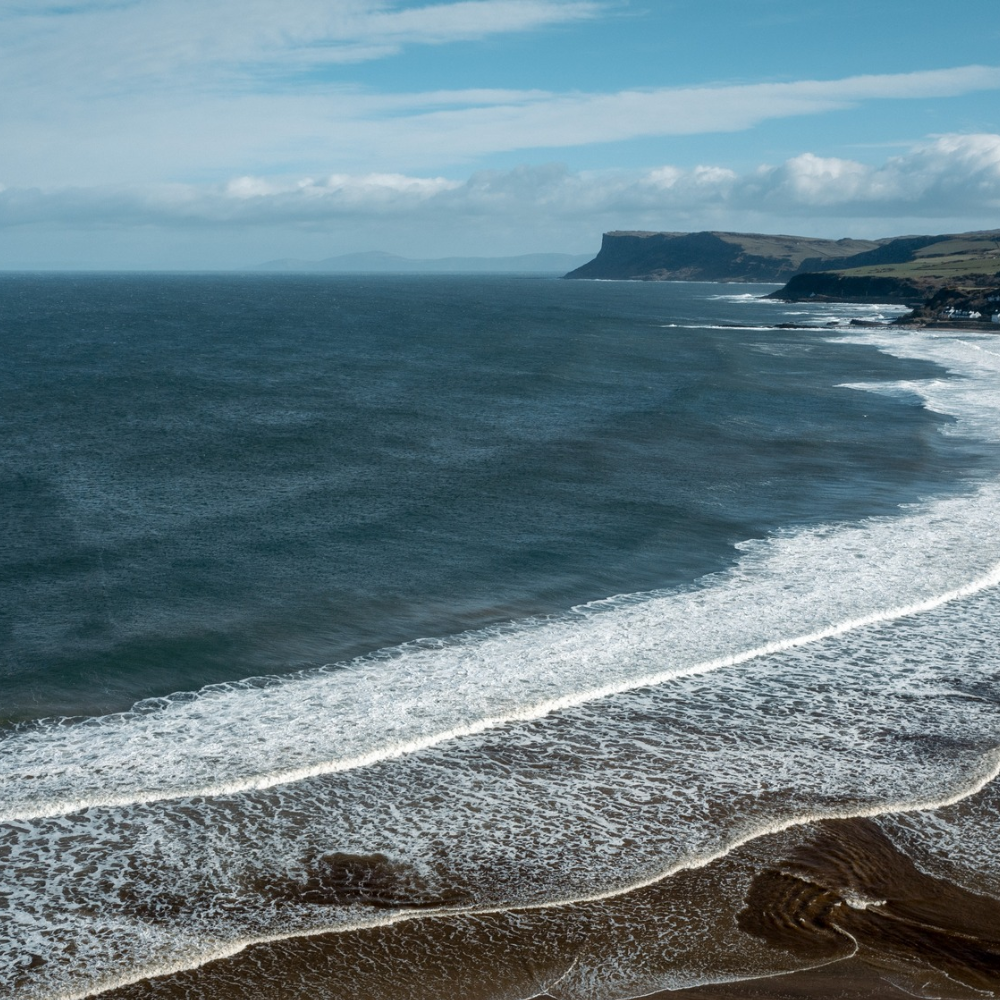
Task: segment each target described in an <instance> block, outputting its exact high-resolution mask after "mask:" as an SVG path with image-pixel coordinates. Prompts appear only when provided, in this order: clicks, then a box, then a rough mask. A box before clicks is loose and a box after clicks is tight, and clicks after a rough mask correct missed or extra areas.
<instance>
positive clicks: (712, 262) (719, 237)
mask: <svg viewBox="0 0 1000 1000" xmlns="http://www.w3.org/2000/svg"><path fill="white" fill-rule="evenodd" d="M877 246H878V244H876V243H873V242H868V241H862V240H836V241H835V240H820V239H812V238H809V237H797V236H767V235H762V234H757V233H709V232H703V233H641V232H612V233H605V234H604V238H603V241H602V243H601V250H600V253H598V255H597V256H596V257H595V258H594V259H593V260H592V261H590V263H588V264H584V265H583V267H578V268H577V269H576V270H575V271H570V273H569V274H567V275H566V277H567V278H603V279H619V280H622V279H632V280H642V281H759V282H781V281H787V280H788V279H789V278H790V277H791V276H792V275H793V274H795V273H797V272H798V271H799V270H800V269H801V264H802V262H803V260H805V259H807V258H809V259H811V260H821V261H826V260H829V259H835V260H840V259H843V258H844V257H847V256H849V255H851V254H856V253H858V252H861V251H865V250H869V249H872V248H874V247H877Z"/></svg>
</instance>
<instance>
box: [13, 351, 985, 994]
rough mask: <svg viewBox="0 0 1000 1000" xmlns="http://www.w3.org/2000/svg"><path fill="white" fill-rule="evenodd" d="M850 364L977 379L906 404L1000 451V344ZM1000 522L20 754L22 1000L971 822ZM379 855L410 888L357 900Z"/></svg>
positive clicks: (766, 567)
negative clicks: (967, 807) (840, 830)
mask: <svg viewBox="0 0 1000 1000" xmlns="http://www.w3.org/2000/svg"><path fill="white" fill-rule="evenodd" d="M852 339H853V340H862V341H863V342H866V343H874V344H877V345H878V346H880V347H882V349H889V350H892V351H898V352H900V353H905V354H906V355H907V356H910V357H912V356H920V357H927V358H930V359H932V360H936V361H939V362H942V363H947V365H948V367H949V368H951V369H952V370H953V371H958V372H959V373H960V374H961V375H962V376H964V377H963V378H957V379H937V380H929V381H928V382H926V383H924V382H915V383H908V384H907V386H906V391H918V392H920V393H921V394H922V395H923V397H924V398H925V400H926V405H928V406H932V407H933V408H935V409H941V410H942V411H943V412H949V413H952V414H953V415H955V416H956V418H957V422H956V424H954V425H953V426H952V430H951V432H952V433H969V434H975V435H977V436H979V437H982V438H985V439H987V440H991V441H996V440H997V438H998V436H1000V434H998V428H1000V422H998V421H997V420H996V416H997V410H998V408H1000V393H998V379H997V375H998V374H1000V372H998V368H997V361H998V360H1000V359H997V358H996V357H995V355H993V354H990V353H987V352H988V351H989V347H988V346H987V345H988V343H992V342H991V341H988V340H987V339H986V338H983V339H982V340H981V341H980V340H977V339H975V338H973V339H971V340H967V341H964V342H955V341H954V340H948V339H946V338H939V337H935V336H933V335H927V334H912V335H906V336H901V337H898V338H896V337H894V338H893V340H892V341H891V342H886V341H881V340H878V339H877V338H876V335H874V334H868V335H866V336H865V337H862V338H852ZM865 388H868V386H865ZM998 501H1000V487H998V485H997V484H996V483H992V482H991V483H983V484H980V485H978V486H977V487H975V488H973V487H972V486H971V485H970V487H969V489H968V492H967V493H966V495H963V496H954V497H949V498H946V499H938V500H932V501H927V502H924V503H921V504H917V505H914V506H912V507H908V508H906V509H904V510H902V511H901V512H900V514H899V515H898V516H896V517H892V518H879V519H873V520H870V521H867V522H863V523H861V524H854V525H832V526H825V527H820V528H814V529H810V530H804V531H798V532H786V533H783V534H780V535H777V536H775V537H773V538H771V539H768V540H766V541H762V542H751V543H746V544H745V545H743V546H742V554H741V558H740V561H739V562H738V564H737V565H736V566H735V567H734V568H733V569H732V570H729V571H727V572H725V573H721V574H718V575H715V576H712V577H709V578H706V579H705V580H703V581H701V582H700V583H699V584H698V585H697V586H694V587H691V588H688V589H686V590H683V591H680V592H670V593H667V592H659V593H653V594H642V595H624V596H620V597H617V598H611V599H609V600H607V601H603V602H596V603H595V604H593V605H588V606H585V607H582V608H578V609H576V610H575V611H574V612H573V613H571V614H568V615H565V616H561V617H556V618H549V619H538V620H535V621H531V622H528V623H520V624H517V625H512V626H509V627H507V628H496V629H489V630H484V631H481V632H477V633H470V634H467V635H464V636H460V637H458V638H456V639H454V640H422V641H419V642H416V643H411V644H407V645H405V646H401V647H396V648H394V649H392V650H388V651H383V652H382V653H381V654H379V655H377V656H375V657H370V658H365V659H362V660H356V661H352V662H351V663H350V664H346V665H342V666H338V667H331V668H327V669H324V670H322V671H317V672H312V673H307V674H300V675H296V676H293V677H291V678H280V679H279V678H265V679H258V680H255V681H246V682H243V683H241V684H230V685H218V686H214V687H212V688H207V689H205V690H203V691H202V692H199V693H197V694H189V695H178V696H174V697H173V698H170V699H160V700H156V701H152V702H146V703H141V704H140V705H138V706H136V708H135V709H133V710H132V711H131V712H128V713H122V714H120V715H116V716H111V717H106V718H104V719H99V720H81V721H73V720H62V721H49V722H43V723H38V724H34V725H31V726H25V727H21V728H19V729H17V730H16V731H13V732H11V733H8V734H7V735H6V737H5V739H4V740H3V741H2V742H0V780H2V785H0V787H2V789H3V802H4V809H5V810H6V811H5V814H4V815H5V822H6V824H7V825H6V827H4V828H2V829H0V851H2V852H4V856H5V858H6V860H5V874H4V877H5V879H6V880H7V882H8V884H9V905H10V906H11V908H12V910H13V912H16V913H18V914H19V915H20V916H21V917H22V918H23V922H22V923H21V924H19V925H18V928H12V929H11V930H10V931H8V932H6V933H8V934H10V935H11V936H10V937H7V938H5V940H4V941H3V942H0V956H2V954H3V950H4V949H7V950H8V951H9V956H8V957H9V958H10V961H9V965H8V967H9V968H10V969H11V970H13V971H12V972H11V973H10V974H9V978H8V980H7V984H8V986H10V989H11V993H10V995H11V996H16V997H25V998H28V997H31V998H34V997H54V996H60V997H70V996H84V995H89V994H92V993H93V992H95V991H97V990H104V989H108V988H110V987H111V986H113V985H115V984H116V983H117V984H120V983H124V982H128V981H135V980H137V979H138V978H145V977H148V976H150V975H159V974H162V973H164V972H165V971H169V970H175V969H180V968H190V967H192V966H196V965H198V964H200V963H203V962H207V961H211V960H212V959H214V958H218V957H221V956H223V955H232V954H235V953H236V952H238V951H239V950H241V949H244V948H246V947H248V946H249V945H250V944H252V943H254V942H261V941H275V940H280V939H282V938H289V937H296V936H301V935H307V934H308V935H316V934H324V933H327V932H329V931H330V930H331V929H339V930H343V931H347V930H351V929H356V928H359V927H362V926H372V925H375V924H378V925H385V924H391V923H398V922H401V921H410V920H414V919H418V918H422V917H426V916H428V915H430V914H434V913H442V912H449V913H454V912H457V911H460V912H463V913H472V912H475V913H490V912H498V911H503V912H506V911H509V910H512V909H514V910H528V909H545V908H553V907H562V906H566V905H567V904H569V903H571V902H572V903H579V902H580V901H588V900H589V901H599V900H603V899H608V898H611V897H614V896H616V895H619V894H621V893H623V892H627V891H635V889H636V888H637V887H640V886H643V885H651V884H654V883H656V882H658V881H661V880H663V879H664V878H667V877H669V876H671V875H676V874H677V873H678V872H680V871H684V870H691V869H693V868H696V867H698V866H705V865H708V864H710V863H712V862H713V860H715V859H719V858H722V857H725V856H728V855H729V854H730V853H731V852H732V851H734V850H735V849H736V848H737V847H738V846H739V845H741V844H747V843H749V842H751V841H753V840H755V839H759V838H760V837H762V836H765V835H770V834H773V833H774V832H776V831H780V830H784V829H789V828H791V827H793V826H797V825H801V824H802V823H805V822H811V821H814V820H817V819H820V818H830V817H841V818H846V817H859V816H880V815H884V814H886V813H892V812H899V811H901V810H940V809H941V808H942V807H943V806H945V805H946V804H947V803H949V802H956V801H959V800H962V799H965V798H967V797H968V796H969V795H972V794H973V793H975V792H976V791H977V790H978V789H981V788H983V787H984V786H985V785H986V783H988V782H990V781H991V780H992V779H993V778H995V776H996V774H997V768H998V767H1000V757H998V751H1000V720H998V713H997V711H996V706H997V702H998V701H1000V691H998V690H997V687H998V681H997V678H996V677H995V676H994V674H993V672H992V667H991V664H992V663H995V662H996V661H997V659H1000V593H998V587H997V584H998V582H1000V530H998V526H997V519H996V510H997V506H998ZM736 666H739V667H740V669H738V670H737V669H732V668H734V667H736ZM276 761H278V762H280V764H279V765H278V766H275V762H276ZM376 857H384V858H385V859H389V860H388V862H387V864H388V865H389V868H388V869H387V871H389V872H390V875H391V878H390V875H387V876H386V878H389V883H388V884H387V885H386V886H383V887H382V888H379V889H378V891H376V892H374V893H373V894H369V896H368V897H367V898H362V897H361V896H358V895H357V894H355V895H354V896H344V895H343V894H342V893H340V894H338V892H339V890H338V891H333V890H332V889H330V885H331V884H333V885H334V888H336V886H337V885H341V883H342V882H343V880H344V878H348V881H350V878H351V877H353V876H352V875H351V872H353V871H354V870H355V869H352V868H350V865H351V864H356V862H351V861H344V860H343V859H344V858H347V859H351V858H355V859H356V858H363V859H373V858H376ZM337 858H339V859H340V860H339V861H338V860H336V859H337ZM331 859H333V860H331ZM366 863H368V862H366ZM371 863H374V862H371ZM331 865H334V867H335V868H336V871H338V872H341V875H338V876H337V878H335V879H334V880H333V883H331V882H330V876H329V871H330V870H331V869H330V866H331ZM338 865H339V866H340V867H339V868H337V867H336V866H338ZM345 865H347V866H348V867H347V868H346V869H345V867H344V866H345ZM365 870H367V869H365ZM344 871H346V872H347V875H343V872H344ZM53 872H58V873H59V877H58V878H53V877H52V873H53ZM324 872H326V873H327V874H326V875H324ZM366 877H367V876H366ZM338 879H339V881H338ZM362 881H364V880H363V879H362ZM364 884H365V885H368V884H369V882H364ZM380 885H381V883H380ZM311 886H312V887H315V886H319V887H320V889H323V887H324V886H325V887H326V889H324V891H326V892H328V895H327V897H325V900H324V901H316V899H315V898H314V897H313V896H310V892H314V890H313V889H310V887H311ZM5 891H7V890H6V889H5ZM315 891H319V890H315ZM362 896H363V894H362ZM373 899H375V900H377V901H379V902H378V905H375V904H374V903H373V902H372V900H373ZM26 954H27V955H30V956H35V958H37V963H35V962H34V959H32V960H31V961H32V962H33V963H34V964H32V965H31V967H30V968H27V967H24V966H22V965H19V964H18V963H20V962H21V961H22V957H23V956H24V955H26ZM4 965H5V963H4V962H3V961H0V968H3V967H4ZM22 968H24V969H25V971H24V972H23V973H22V972H21V971H19V970H21V969H22ZM97 970H100V971H97ZM0 975H2V974H0ZM10 977H13V978H10ZM18 977H20V978H18ZM2 981H3V980H2V979H0V982H2Z"/></svg>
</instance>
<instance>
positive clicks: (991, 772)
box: [46, 747, 1000, 1000]
mask: <svg viewBox="0 0 1000 1000" xmlns="http://www.w3.org/2000/svg"><path fill="white" fill-rule="evenodd" d="M997 778H1000V747H996V748H995V749H993V750H992V751H990V752H989V753H987V754H986V755H985V756H984V758H983V766H982V767H981V769H980V773H979V774H977V775H975V776H974V777H973V778H972V779H970V780H969V781H968V782H967V783H966V784H965V785H962V786H960V787H959V788H958V789H957V790H956V791H955V792H953V793H952V794H951V795H947V796H945V797H944V798H941V799H912V800H907V799H903V800H900V801H897V802H883V803H881V804H879V805H871V806H859V807H858V808H856V809H853V810H852V809H820V810H817V811H816V812H814V813H801V814H797V815H795V816H790V817H788V818H786V819H783V820H778V821H772V822H770V823H762V824H761V825H760V826H757V827H751V828H750V829H749V830H747V831H746V832H744V833H742V834H738V835H737V836H735V837H734V838H733V839H732V840H731V841H730V842H729V843H728V844H726V846H725V847H722V848H720V849H719V850H717V851H711V852H705V853H704V854H695V855H692V856H691V857H688V858H685V859H683V860H681V861H677V862H675V863H674V864H672V865H668V866H667V867H665V868H663V869H660V870H659V871H657V872H655V873H653V874H652V875H650V876H647V877H646V878H642V879H639V880H637V881H635V882H631V883H629V884H628V885H625V886H619V887H616V888H613V889H604V890H601V891H599V892H594V893H588V894H584V895H582V896H572V897H566V898H563V899H553V900H545V901H543V902H539V903H517V904H514V905H511V906H498V905H496V904H487V905H483V906H468V907H457V906H456V907H440V908H439V909H428V910H404V911H401V912H399V913H394V914H392V915H391V916H386V917H382V918H380V919H378V920H358V921H355V922H353V923H350V924H333V925H328V926H323V927H311V928H307V929H304V930H298V931H278V932H276V933H273V934H260V935H255V936H253V937H246V938H240V939H238V940H236V941H230V942H225V943H220V944H218V945H217V946H216V947H214V948H212V949H210V950H208V949H207V950H206V951H205V952H203V953H202V954H201V955H198V956H190V957H189V958H187V959H184V960H182V961H177V962H173V963H163V964H161V965H156V966H151V967H149V968H147V969H144V970H142V971H138V970H133V971H132V972H128V973H123V974H121V975H119V976H113V977H108V978H107V979H104V980H101V981H99V982H97V983H95V984H94V985H93V986H91V987H88V988H87V989H85V990H83V991H82V992H81V991H78V992H71V991H64V992H59V993H51V994H49V995H48V997H47V998H46V1000H88V998H90V997H97V996H99V995H100V994H101V993H106V992H108V991H109V990H114V989H121V988H123V987H125V986H131V985H133V984H134V983H139V982H143V981H144V980H147V979H157V978H160V977H163V976H170V975H175V974H176V973H179V972H190V971H192V970H194V969H199V968H201V967H202V966H204V965H207V964H208V963H210V962H217V961H221V960H223V959H227V958H233V957H235V956H236V955H238V954H240V953H241V952H243V951H245V950H246V949H247V948H252V947H255V946H257V945H266V944H280V943H281V942H282V941H292V940H298V939H300V938H311V937H321V936H323V935H326V934H350V933H352V932H354V931H363V930H372V929H374V928H376V927H391V926H393V925H394V924H402V923H407V922H409V921H411V920H430V919H435V918H442V917H456V916H489V915H491V914H501V913H524V912H531V911H538V910H556V909H560V908H561V907H566V906H579V905H583V904H585V903H601V902H604V901H606V900H609V899H615V898H617V897H618V896H624V895H627V894H628V893H630V892H638V891H639V890H641V889H646V888H648V887H649V886H652V885H655V884H656V883H657V882H662V881H663V880H664V879H668V878H670V877H671V876H673V875H677V874H678V873H679V872H682V871H696V870H698V869H700V868H707V867H708V866H709V865H711V864H713V863H714V862H716V861H721V860H722V859H723V858H725V857H727V856H728V855H730V854H732V853H733V852H734V851H737V850H739V849H740V848H741V847H744V846H745V845H746V844H749V843H751V842H752V841H754V840H759V839H760V838H761V837H767V836H770V835H771V834H776V833H783V832H784V831H785V830H790V829H791V828H792V827H795V826H805V825H806V824H808V823H817V822H820V821H821V820H826V819H843V820H848V819H874V818H877V817H879V816H887V815H891V814H892V813H907V812H931V811H934V810H937V809H945V808H947V807H948V806H953V805H956V804H957V803H959V802H961V801H963V800H964V799H967V798H971V797H972V796H973V795H976V794H977V793H979V792H981V791H982V790H983V789H984V788H985V787H986V786H987V785H989V784H991V783H992V782H993V781H995V780H996V779H997ZM824 964H825V963H824Z"/></svg>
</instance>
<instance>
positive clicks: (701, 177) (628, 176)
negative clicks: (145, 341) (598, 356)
mask: <svg viewBox="0 0 1000 1000" xmlns="http://www.w3.org/2000/svg"><path fill="white" fill-rule="evenodd" d="M745 213H756V214H757V215H759V216H760V217H761V218H765V219H766V218H767V217H774V218H782V219H788V218H794V217H796V216H801V217H808V218H811V219H814V218H827V219H836V220H841V219H842V220H852V219H892V218H907V219H915V218H925V219H927V220H928V225H932V224H933V222H934V220H936V219H941V218H956V217H967V218H970V219H976V218H978V219H981V220H982V228H989V227H992V226H997V225H1000V135H994V134H981V135H945V136H939V137H936V138H932V139H930V140H928V141H926V142H924V143H922V144H919V145H917V146H915V147H913V148H912V149H910V150H908V151H907V152H906V153H904V154H903V155H900V156H895V157H892V158H890V159H888V160H887V161H886V162H884V163H882V164H879V165H868V164H864V163H861V162H858V161H854V160H847V159H839V158H832V157H820V156H816V155H814V154H812V153H808V152H807V153H803V154H801V155H799V156H796V157H793V158H791V159H789V160H787V161H785V162H784V163H781V164H778V165H762V166H760V167H758V168H757V169H755V170H752V171H750V172H747V173H743V174H739V173H737V172H735V171H733V170H731V169H728V168H727V167H725V166H718V165H705V166H699V167H695V168H693V169H681V168H678V167H673V166H669V165H668V166H659V167H655V168H651V169H648V170H644V171H600V172H574V171H571V170H569V169H568V168H566V167H565V166H562V165H558V164H550V165H543V166H525V167H519V168H516V169H514V170H507V171H499V170H486V171H476V172H474V173H472V174H471V175H470V176H469V177H468V178H467V179H466V180H464V181H456V180H452V179H448V178H444V177H418V176H410V175H406V174H390V173H385V174H374V173H370V174H335V175H331V176H327V177H323V178H301V179H295V180H288V179H282V178H268V177H255V176H240V177H236V178H233V179H232V180H230V181H228V182H227V183H225V184H220V185H180V184H173V185H129V186H104V187H101V186H98V187H65V188H53V189H39V188H23V187H8V188H6V189H3V190H0V225H3V226H5V227H19V226H32V225H39V224H50V225H52V224H54V225H61V226H72V227H122V226H167V227H169V226H181V227H191V226H195V227H197V226H212V227H239V228H243V227H260V226H264V227H267V226H298V227H303V228H317V227H318V228H323V227H327V226H329V225H330V224H331V223H333V222H336V221H337V220H344V219H353V220H362V221H363V220H366V219H371V220H375V219H380V220H383V221H385V220H395V221H397V222H399V223H400V224H401V225H408V226H414V225H420V224H422V223H423V222H425V221H427V220H430V219H443V218H452V219H455V220H460V219H461V220H468V219H478V220H490V219H493V220H506V221H507V222H511V221H512V220H516V221H518V222H519V223H521V224H525V225H528V224H530V225H532V226H534V227H537V226H539V225H544V224H547V223H552V222H557V221H559V220H579V221H588V220H590V221H592V222H593V224H594V225H595V226H596V225H598V224H601V223H604V224H606V223H607V222H609V221H611V222H614V220H616V219H619V220H621V221H620V223H618V224H619V225H621V226H629V227H631V226H635V225H636V224H637V223H639V222H642V223H643V224H644V225H648V226H649V227H651V228H676V225H677V222H678V220H682V221H685V220H687V221H691V220H698V219H709V220H716V221H719V220H723V221H724V220H725V218H726V217H727V215H732V216H737V215H740V214H745Z"/></svg>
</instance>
